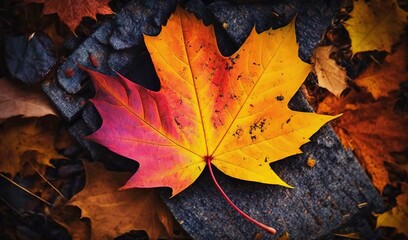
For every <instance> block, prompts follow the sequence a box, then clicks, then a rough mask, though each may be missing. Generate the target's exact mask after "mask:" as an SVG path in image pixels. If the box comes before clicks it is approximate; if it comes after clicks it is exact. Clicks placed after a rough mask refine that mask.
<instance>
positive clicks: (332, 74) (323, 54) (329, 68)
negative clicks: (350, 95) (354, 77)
mask: <svg viewBox="0 0 408 240" xmlns="http://www.w3.org/2000/svg"><path fill="white" fill-rule="evenodd" d="M332 50H333V47H332V46H323V47H318V48H316V50H315V53H314V57H313V58H312V61H313V62H314V71H315V73H316V75H317V80H318V84H319V86H320V87H323V88H326V89H327V90H329V91H330V92H331V93H333V94H334V95H336V97H339V96H340V94H341V93H342V92H343V90H344V89H345V88H346V87H347V82H346V77H347V76H346V75H347V73H346V70H345V69H344V68H343V67H341V66H339V65H338V64H337V63H336V61H334V60H333V59H332V58H330V53H331V52H332Z"/></svg>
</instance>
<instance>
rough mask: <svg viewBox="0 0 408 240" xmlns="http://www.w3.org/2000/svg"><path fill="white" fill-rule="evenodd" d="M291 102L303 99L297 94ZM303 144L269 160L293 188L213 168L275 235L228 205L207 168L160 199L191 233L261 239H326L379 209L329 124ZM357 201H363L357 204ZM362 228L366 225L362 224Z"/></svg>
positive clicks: (368, 184) (236, 198) (231, 192)
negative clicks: (289, 154) (285, 155)
mask: <svg viewBox="0 0 408 240" xmlns="http://www.w3.org/2000/svg"><path fill="white" fill-rule="evenodd" d="M292 103H293V105H296V106H299V105H300V106H306V105H308V104H307V102H306V101H305V100H304V99H303V98H302V97H300V96H299V94H298V96H297V99H296V100H294V101H293V102H292ZM302 150H303V152H304V153H303V154H301V155H298V156H293V157H289V158H287V159H284V160H281V161H278V162H276V163H274V164H272V165H271V167H272V169H273V170H274V171H275V172H276V173H277V174H278V175H279V176H280V177H281V178H282V179H283V180H284V181H286V182H287V183H288V184H290V185H291V186H293V187H294V188H293V189H288V188H284V187H280V186H271V185H265V184H258V183H252V182H246V181H240V180H237V179H233V178H230V177H228V176H226V175H224V174H223V173H222V172H220V171H216V172H215V175H216V178H217V179H218V181H219V183H220V185H221V186H222V187H223V188H224V190H225V192H226V193H227V194H228V195H229V196H230V198H231V199H232V200H233V202H234V203H235V204H236V205H237V206H239V207H240V208H241V209H243V210H244V211H245V212H246V213H247V214H249V215H250V216H252V217H253V218H255V219H257V220H259V221H261V222H263V223H266V224H268V225H270V226H273V227H275V228H276V229H277V231H278V234H277V236H272V235H268V233H266V232H265V231H263V230H261V229H259V228H258V227H256V226H255V225H253V224H252V223H250V222H249V221H247V220H246V219H244V218H243V217H241V216H240V215H239V214H238V213H237V212H236V211H235V210H234V209H232V208H231V207H229V205H228V204H227V202H226V201H225V200H224V199H223V198H222V196H221V195H220V193H219V192H218V190H217V189H216V188H215V186H214V183H213V182H212V180H211V178H210V175H209V173H208V171H207V170H206V171H204V172H203V174H202V175H201V176H200V177H199V179H198V180H197V181H196V182H195V183H194V184H193V185H192V186H190V187H189V188H188V189H186V190H185V191H184V192H182V193H180V194H179V195H177V196H176V197H174V198H172V199H165V201H166V204H167V205H168V206H169V207H170V209H171V210H172V211H173V214H174V215H175V217H176V219H177V220H178V221H179V222H181V226H182V227H183V228H184V229H185V230H186V231H187V232H188V233H189V234H190V235H191V236H192V237H193V239H254V238H255V236H256V235H257V234H262V235H263V236H262V237H263V238H262V239H277V238H278V237H279V236H280V234H283V233H284V232H288V233H289V234H290V238H291V239H317V238H323V239H328V238H329V237H330V234H331V232H332V231H335V230H336V229H338V228H340V227H341V226H342V225H345V224H347V223H348V221H350V219H352V218H353V217H354V216H356V215H358V216H359V222H365V218H368V217H369V216H370V215H371V212H372V211H373V210H374V209H376V210H380V209H382V200H381V197H380V196H379V194H378V193H377V191H376V190H375V189H374V188H373V186H372V184H371V181H370V180H369V179H368V177H367V175H366V174H365V173H364V171H363V170H362V168H361V166H360V165H359V163H358V162H357V160H356V159H355V157H354V156H353V154H352V153H351V152H348V151H345V150H344V149H343V147H342V145H341V143H340V142H339V140H338V139H337V137H336V135H335V133H334V132H333V130H332V129H331V128H330V127H329V126H326V127H323V128H322V129H321V130H320V131H319V132H318V133H317V134H315V135H314V136H313V138H312V141H311V142H310V143H308V144H306V145H304V146H303V147H302ZM308 158H313V159H315V160H316V165H315V166H314V167H313V168H310V167H308V165H307V159H308ZM361 203H367V205H366V206H365V207H363V208H359V204H361ZM359 230H360V229H359ZM363 230H364V231H366V232H367V231H370V229H369V228H368V226H367V225H365V228H364V229H363Z"/></svg>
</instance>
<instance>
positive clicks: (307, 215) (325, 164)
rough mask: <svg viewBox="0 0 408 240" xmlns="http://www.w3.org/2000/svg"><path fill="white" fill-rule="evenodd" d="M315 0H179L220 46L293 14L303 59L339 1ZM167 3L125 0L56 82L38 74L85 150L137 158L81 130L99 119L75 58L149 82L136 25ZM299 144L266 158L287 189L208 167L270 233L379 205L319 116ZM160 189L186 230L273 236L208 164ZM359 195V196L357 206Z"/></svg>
mask: <svg viewBox="0 0 408 240" xmlns="http://www.w3.org/2000/svg"><path fill="white" fill-rule="evenodd" d="M164 3H165V4H164ZM317 3H318V4H316V2H315V3H314V4H311V3H309V2H307V1H300V0H299V1H257V3H247V4H230V3H228V2H226V1H213V2H211V3H210V4H206V3H205V2H201V1H199V0H192V1H184V6H185V7H186V8H187V9H189V10H191V11H192V12H194V13H195V14H196V16H198V17H199V18H201V19H203V20H204V23H206V24H210V23H212V24H214V26H215V31H216V35H217V41H218V44H219V47H220V49H221V52H223V54H225V55H228V54H231V53H232V52H233V51H235V50H236V49H237V48H238V47H239V45H240V44H241V43H242V42H243V41H244V40H245V38H246V37H247V35H248V34H249V31H250V30H251V28H252V27H253V26H254V25H256V26H257V30H258V31H262V30H265V29H268V28H270V27H279V26H282V25H285V24H286V23H288V22H289V21H290V20H291V19H292V18H293V16H294V15H295V14H296V15H297V23H296V30H297V36H298V41H299V45H300V51H299V55H300V56H301V57H302V59H305V60H306V59H308V58H309V56H310V55H311V53H312V51H313V49H314V48H315V47H316V45H317V44H318V43H319V41H320V40H321V38H322V36H323V35H324V32H325V29H326V28H327V27H328V26H329V25H330V23H331V21H332V18H333V17H334V15H335V14H336V12H338V10H339V1H337V0H336V1H335V0H333V1H324V0H319V1H317ZM174 7H175V2H174V1H171V2H168V1H165V0H161V1H153V0H150V1H129V3H128V4H127V5H126V6H125V7H124V8H123V9H122V11H120V12H119V13H118V14H117V16H116V19H115V20H113V21H111V22H107V23H105V24H103V25H102V26H101V27H100V28H99V29H98V30H97V31H96V32H95V33H94V34H93V35H92V36H91V37H90V38H89V39H87V40H86V41H85V42H84V43H83V44H82V45H81V46H79V48H78V49H77V50H76V51H75V52H74V53H73V54H72V55H71V56H70V57H69V58H68V59H67V60H66V62H65V63H64V64H63V65H62V66H61V67H60V68H59V70H58V84H57V83H54V84H52V83H49V84H48V85H46V84H44V87H43V88H44V89H45V91H46V92H47V93H48V94H49V95H50V97H51V99H52V100H53V101H54V103H55V104H56V105H57V107H59V109H60V111H61V112H63V114H64V116H65V117H66V119H67V120H68V121H70V124H71V127H70V132H71V133H72V134H73V135H74V136H76V137H77V139H78V140H79V141H80V142H81V143H83V145H84V147H85V148H86V149H87V150H88V151H89V152H90V155H91V156H92V157H93V158H94V159H97V160H104V161H110V162H111V163H115V164H116V165H117V167H118V168H122V169H134V170H135V169H136V168H137V164H136V163H135V162H134V161H132V160H129V159H125V158H123V157H120V156H117V155H115V154H113V153H110V152H109V151H107V150H106V149H105V148H103V147H101V146H99V145H97V144H95V143H92V142H89V141H87V140H85V139H84V138H83V136H86V135H88V134H90V133H92V132H93V131H95V130H96V129H97V128H98V127H99V126H100V124H101V119H100V117H99V115H98V113H97V112H96V111H95V108H94V107H93V106H92V105H90V104H88V103H86V104H83V102H82V101H83V100H84V99H86V98H87V96H89V95H91V92H92V91H91V88H90V87H88V86H87V83H88V81H87V80H86V79H85V78H86V76H85V75H84V73H83V71H82V70H81V69H79V68H78V64H80V65H83V66H85V67H88V68H92V69H96V70H98V71H101V72H104V73H107V74H113V72H112V70H111V69H115V70H116V71H119V72H120V73H122V74H124V75H125V76H127V77H128V78H130V79H132V80H133V81H135V82H137V83H139V84H142V85H143V86H146V87H148V88H150V89H154V90H158V89H159V88H160V84H159V82H158V78H157V76H156V74H155V72H154V68H153V64H152V62H151V59H150V57H149V54H148V53H147V51H146V48H145V46H144V44H143V42H142V38H141V33H142V32H144V33H147V34H149V33H150V34H157V33H158V31H159V30H160V25H161V24H164V23H165V21H166V19H167V17H168V16H169V14H170V12H171V11H173V10H174ZM135 14H137V16H135ZM271 16H272V17H271ZM223 23H227V25H228V26H227V27H225V24H223ZM67 70H72V71H73V73H74V74H73V75H71V74H70V73H71V72H70V71H68V72H67ZM59 86H61V88H59ZM67 96H71V98H67ZM72 96H75V97H72ZM71 105H72V107H69V106H71ZM290 107H291V108H292V109H296V110H304V111H311V108H310V106H309V105H308V104H307V102H306V101H305V100H304V98H303V97H302V96H301V95H300V94H297V95H296V97H295V98H294V100H293V101H291V103H290ZM302 150H303V151H304V154H301V155H298V156H293V157H290V158H288V159H285V160H282V161H279V162H276V163H274V164H273V165H272V168H273V169H274V170H275V171H276V172H277V173H278V175H279V176H281V177H282V178H283V179H284V180H285V181H286V182H287V183H289V184H291V185H292V186H294V188H293V189H287V188H283V187H278V186H270V185H264V184H258V183H252V182H245V181H241V180H237V179H232V178H230V177H227V176H225V175H224V174H222V173H221V172H219V171H217V170H216V171H215V174H216V176H217V179H218V180H219V182H220V184H221V185H222V186H223V188H224V189H225V191H226V192H227V194H228V195H229V196H230V197H231V199H232V200H233V201H234V202H235V203H236V204H237V205H238V206H239V207H240V208H242V209H243V210H244V211H246V212H247V213H248V214H249V215H250V216H252V217H254V218H255V219H258V220H260V221H262V222H264V223H266V224H269V225H271V226H273V227H276V228H277V230H278V231H279V233H280V234H283V232H285V231H288V232H289V234H290V236H291V239H317V238H325V239H327V238H329V236H330V233H331V232H333V231H336V229H338V228H340V227H341V226H343V225H345V224H346V225H347V224H348V223H349V224H350V221H352V220H353V219H356V218H358V219H359V222H362V223H365V224H361V227H357V226H354V227H355V228H361V229H363V230H364V231H366V232H369V231H370V229H369V228H368V227H367V226H368V224H367V222H366V219H367V218H368V217H369V215H370V214H371V211H373V210H375V209H380V208H381V207H382V202H381V198H380V196H379V194H378V193H377V192H376V191H375V189H374V188H373V186H372V184H371V182H370V180H369V179H368V177H367V176H366V175H365V173H364V172H363V170H362V169H361V166H360V165H359V164H358V162H357V161H356V159H355V158H354V156H353V155H352V154H351V153H350V152H347V151H345V150H344V149H343V147H342V145H341V143H340V142H339V141H338V139H337V137H336V136H335V134H334V132H333V131H332V130H331V128H330V127H329V126H326V127H324V128H322V130H320V131H319V132H318V133H317V134H315V135H314V136H313V138H312V141H311V143H309V144H307V145H305V146H303V147H302ZM308 158H313V159H315V160H317V163H316V165H315V166H314V167H313V168H310V167H308V166H307V164H306V161H307V159H308ZM136 160H137V159H136ZM161 194H162V196H163V198H164V199H165V202H166V204H167V205H168V206H169V208H170V210H171V211H172V212H173V214H174V216H175V217H176V219H177V220H178V221H179V222H180V224H181V225H182V226H183V228H184V229H185V230H186V231H187V232H188V233H189V234H190V235H191V236H192V237H193V238H194V239H252V238H254V237H255V236H257V234H258V233H259V234H262V235H263V237H264V238H263V239H276V238H277V237H278V236H279V235H278V236H270V235H267V234H266V233H265V232H263V231H262V230H260V229H259V228H257V227H256V226H254V225H253V224H251V223H249V222H248V221H247V220H245V219H244V218H243V217H241V216H239V215H238V213H236V212H235V211H234V210H233V209H232V208H231V207H229V206H228V204H227V203H226V202H225V200H224V199H222V197H221V195H220V194H219V193H218V192H217V190H216V188H215V186H214V184H213V183H212V182H211V179H210V177H209V173H208V170H205V171H204V172H203V173H202V175H201V176H200V177H199V179H198V180H197V181H196V182H195V183H194V184H193V185H192V186H191V187H189V188H188V189H187V190H185V191H184V192H182V193H180V194H179V195H177V196H176V197H174V198H172V199H168V196H169V191H168V189H162V191H161ZM359 203H368V204H367V205H366V207H364V208H362V209H360V208H359V207H358V204H359ZM355 228H353V229H355ZM361 229H359V230H361Z"/></svg>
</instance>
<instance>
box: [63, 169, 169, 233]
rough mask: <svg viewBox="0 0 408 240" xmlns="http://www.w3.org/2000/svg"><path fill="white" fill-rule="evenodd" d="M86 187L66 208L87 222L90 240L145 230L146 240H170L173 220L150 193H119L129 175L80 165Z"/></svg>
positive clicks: (158, 199) (162, 205) (144, 191)
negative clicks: (75, 210)
mask: <svg viewBox="0 0 408 240" xmlns="http://www.w3.org/2000/svg"><path fill="white" fill-rule="evenodd" d="M84 167H85V171H86V178H87V180H86V185H85V188H84V190H82V191H81V192H80V193H79V194H77V195H75V196H74V197H73V198H72V199H71V200H70V201H69V203H68V204H70V205H75V206H78V207H79V208H81V210H82V217H88V218H90V219H91V225H92V239H98V240H99V239H113V238H115V237H117V236H118V235H121V234H124V233H126V232H128V231H130V230H133V229H134V230H145V231H146V233H147V234H148V235H149V238H150V239H158V238H159V237H164V238H171V237H172V233H173V217H172V216H171V214H170V212H169V211H168V210H167V208H166V207H165V205H164V204H163V203H162V202H161V201H160V198H159V196H158V195H157V194H156V192H155V191H154V190H153V189H130V190H125V191H119V190H118V188H119V187H121V186H122V185H123V184H124V183H125V182H126V180H127V179H129V177H130V175H131V174H129V173H120V172H112V171H107V170H106V169H105V168H104V167H103V165H102V164H101V163H97V162H96V163H86V162H84Z"/></svg>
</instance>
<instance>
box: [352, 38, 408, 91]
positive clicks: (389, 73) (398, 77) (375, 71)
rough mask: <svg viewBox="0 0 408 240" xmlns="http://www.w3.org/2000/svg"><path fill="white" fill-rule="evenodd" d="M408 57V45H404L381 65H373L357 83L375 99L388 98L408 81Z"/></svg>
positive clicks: (359, 77)
mask: <svg viewBox="0 0 408 240" xmlns="http://www.w3.org/2000/svg"><path fill="white" fill-rule="evenodd" d="M407 57H408V55H407V44H403V45H401V46H400V47H399V48H398V49H397V50H396V52H394V53H392V54H389V55H387V57H386V58H385V60H384V62H383V63H381V64H380V65H378V64H377V63H371V65H370V66H369V67H368V68H367V69H366V70H365V71H364V72H363V73H362V74H361V75H360V76H358V78H357V79H356V80H355V83H356V84H357V85H358V86H360V87H364V88H366V89H367V91H368V92H370V93H371V94H372V95H373V97H374V98H375V99H378V98H379V97H386V96H388V95H389V93H390V92H392V91H395V90H398V89H399V86H400V84H401V83H402V82H403V81H407V80H408V71H407V63H408V62H407Z"/></svg>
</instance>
